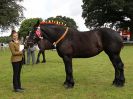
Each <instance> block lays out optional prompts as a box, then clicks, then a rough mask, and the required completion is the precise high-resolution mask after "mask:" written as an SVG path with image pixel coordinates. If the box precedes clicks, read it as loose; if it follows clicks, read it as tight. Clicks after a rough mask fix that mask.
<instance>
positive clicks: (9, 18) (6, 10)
mask: <svg viewBox="0 0 133 99" xmlns="http://www.w3.org/2000/svg"><path fill="white" fill-rule="evenodd" d="M21 1H23V0H0V28H1V29H7V28H9V27H10V26H13V25H18V24H19V22H20V21H21V19H23V9H24V8H23V7H22V6H21V5H20V4H19V3H20V2H21Z"/></svg>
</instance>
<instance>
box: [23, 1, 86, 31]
mask: <svg viewBox="0 0 133 99" xmlns="http://www.w3.org/2000/svg"><path fill="white" fill-rule="evenodd" d="M81 5H82V0H24V2H23V6H24V7H25V8H26V9H27V10H26V11H24V15H25V17H26V18H31V17H41V18H43V19H47V18H48V17H55V16H57V15H62V16H67V17H70V18H73V19H74V20H75V21H76V23H77V25H78V27H79V30H82V31H84V30H88V29H87V28H86V26H85V25H84V20H83V18H82V17H81V15H82V8H81Z"/></svg>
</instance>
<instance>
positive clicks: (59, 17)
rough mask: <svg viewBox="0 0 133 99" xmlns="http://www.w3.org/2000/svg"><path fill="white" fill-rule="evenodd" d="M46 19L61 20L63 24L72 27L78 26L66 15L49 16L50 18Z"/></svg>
mask: <svg viewBox="0 0 133 99" xmlns="http://www.w3.org/2000/svg"><path fill="white" fill-rule="evenodd" d="M48 20H53V21H59V22H63V23H64V24H66V26H68V27H71V28H74V29H77V28H78V26H77V25H76V22H75V21H74V19H72V18H69V17H66V16H56V17H50V18H48V19H46V21H48Z"/></svg>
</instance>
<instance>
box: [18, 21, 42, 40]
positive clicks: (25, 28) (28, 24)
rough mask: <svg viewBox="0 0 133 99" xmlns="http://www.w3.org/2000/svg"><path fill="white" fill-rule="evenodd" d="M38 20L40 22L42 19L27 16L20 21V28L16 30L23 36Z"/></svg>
mask: <svg viewBox="0 0 133 99" xmlns="http://www.w3.org/2000/svg"><path fill="white" fill-rule="evenodd" d="M38 20H40V22H41V21H42V19H41V18H29V19H25V20H24V21H22V23H21V26H20V29H19V31H18V33H19V36H20V37H24V38H25V37H26V35H28V33H29V31H31V30H32V28H33V26H34V25H35V24H36V22H37V21H38Z"/></svg>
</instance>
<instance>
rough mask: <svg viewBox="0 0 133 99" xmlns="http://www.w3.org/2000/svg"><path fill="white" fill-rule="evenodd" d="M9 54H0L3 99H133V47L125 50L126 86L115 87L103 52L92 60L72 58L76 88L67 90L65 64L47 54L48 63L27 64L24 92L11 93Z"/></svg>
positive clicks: (56, 57)
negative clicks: (65, 86)
mask: <svg viewBox="0 0 133 99" xmlns="http://www.w3.org/2000/svg"><path fill="white" fill-rule="evenodd" d="M10 55H11V54H10V51H9V50H7V51H5V52H3V51H0V99H133V46H126V47H124V48H123V49H122V53H121V57H122V60H123V62H124V64H125V78H126V83H125V86H124V87H122V88H117V87H114V86H112V85H111V84H112V81H113V79H114V69H113V66H112V64H111V62H110V61H109V59H108V57H107V55H106V54H105V53H104V52H103V53H101V54H99V55H98V56H96V57H93V58H85V59H73V70H74V79H75V87H74V88H73V89H65V88H64V87H63V85H62V84H63V82H64V80H65V71H64V64H63V62H62V59H61V58H60V57H59V56H58V55H57V52H56V51H46V59H47V63H46V64H43V63H40V64H37V65H24V66H23V69H22V75H21V78H22V86H23V87H24V88H25V92H24V93H15V92H13V91H12V67H11V63H10Z"/></svg>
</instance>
